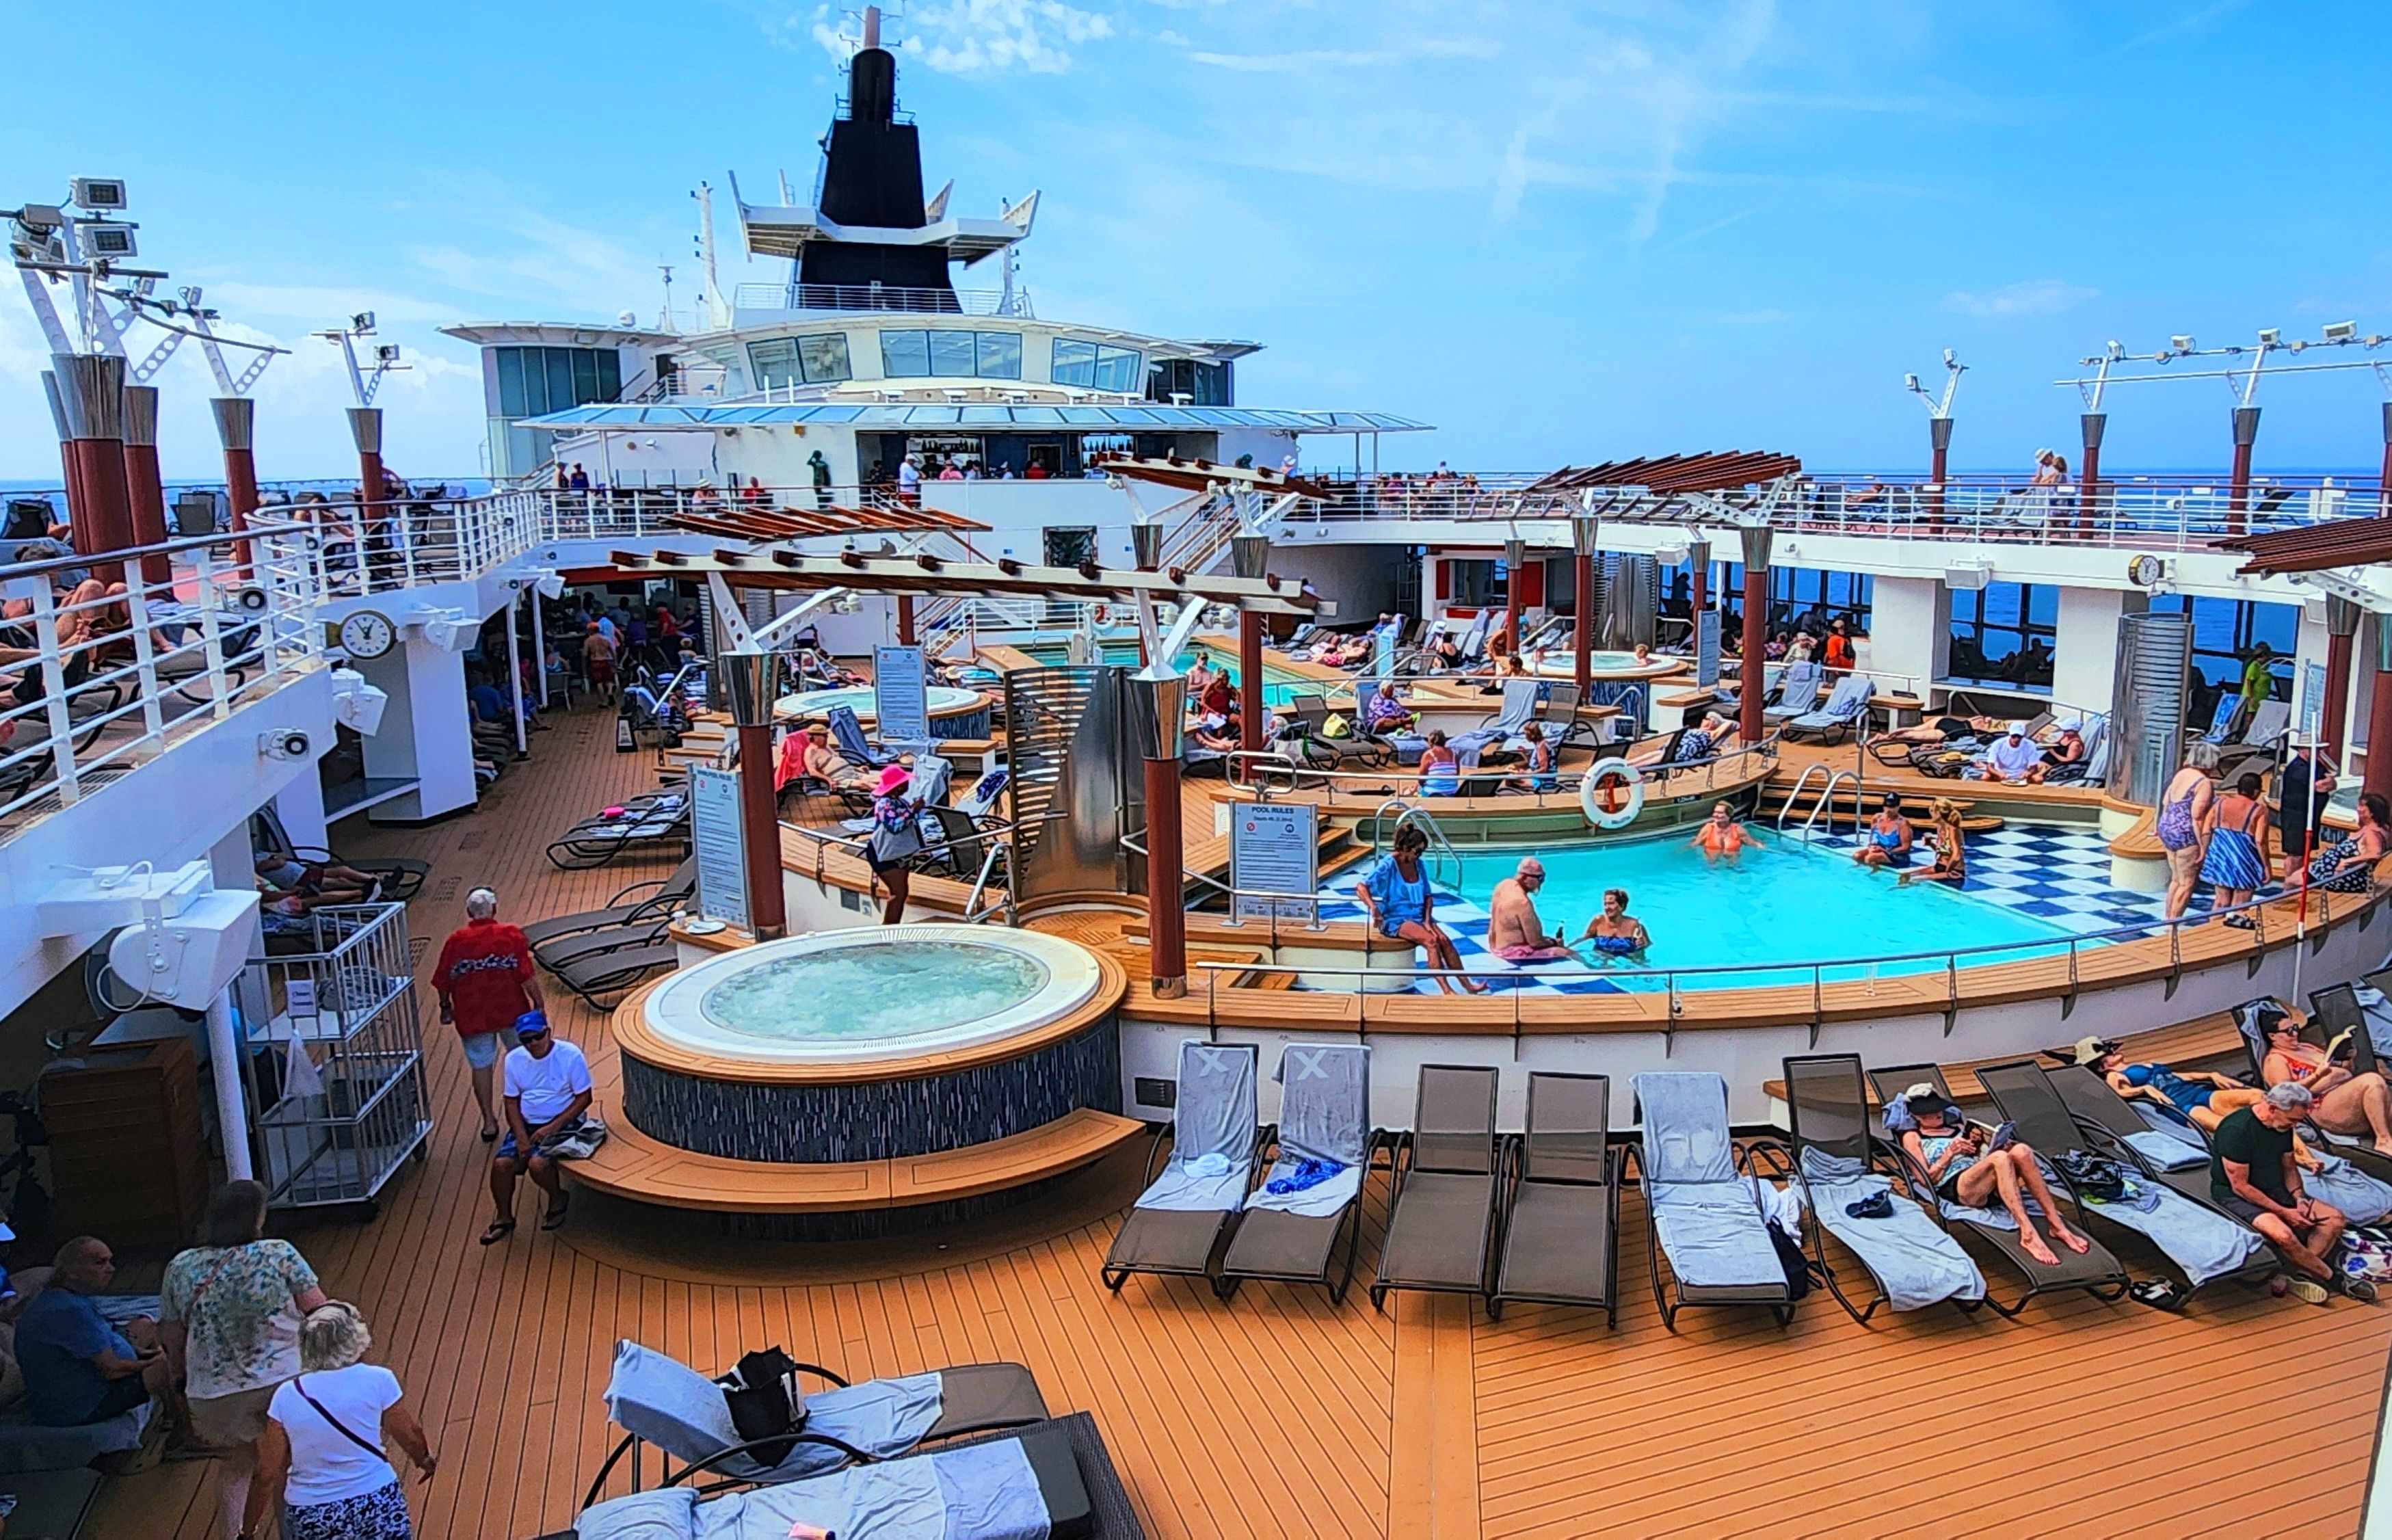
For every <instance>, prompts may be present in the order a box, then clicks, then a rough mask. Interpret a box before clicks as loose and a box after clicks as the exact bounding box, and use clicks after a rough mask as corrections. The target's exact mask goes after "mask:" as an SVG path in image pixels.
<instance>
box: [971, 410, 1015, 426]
mask: <svg viewBox="0 0 2392 1540" xmlns="http://www.w3.org/2000/svg"><path fill="white" fill-rule="evenodd" d="M963 421H964V422H965V423H966V424H969V425H972V426H977V427H1006V426H1008V425H1009V424H1011V423H1012V422H1013V414H1012V413H1011V412H1009V411H1006V410H1005V409H1004V408H1003V407H966V408H964V415H963Z"/></svg>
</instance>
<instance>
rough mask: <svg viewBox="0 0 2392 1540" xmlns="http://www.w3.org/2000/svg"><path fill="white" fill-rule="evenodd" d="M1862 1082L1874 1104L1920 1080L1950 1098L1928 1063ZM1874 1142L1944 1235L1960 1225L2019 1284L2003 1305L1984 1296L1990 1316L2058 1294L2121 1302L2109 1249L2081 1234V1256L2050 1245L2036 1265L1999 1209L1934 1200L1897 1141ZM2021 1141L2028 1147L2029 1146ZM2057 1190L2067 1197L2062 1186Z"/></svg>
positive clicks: (2081, 1229)
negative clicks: (2079, 1292)
mask: <svg viewBox="0 0 2392 1540" xmlns="http://www.w3.org/2000/svg"><path fill="white" fill-rule="evenodd" d="M1868 1077H1869V1083H1870V1085H1871V1086H1873V1087H1874V1088H1875V1089H1876V1090H1877V1095H1878V1103H1880V1104H1883V1103H1887V1102H1891V1100H1893V1099H1894V1098H1895V1097H1897V1096H1900V1095H1901V1094H1902V1093H1903V1092H1904V1090H1906V1089H1907V1088H1909V1087H1911V1086H1914V1085H1917V1084H1918V1083H1919V1082H1920V1081H1925V1082H1926V1083H1927V1084H1929V1085H1931V1086H1933V1087H1934V1088H1935V1090H1936V1092H1937V1094H1939V1095H1941V1096H1943V1097H1944V1098H1946V1099H1947V1100H1948V1099H1949V1098H1950V1097H1951V1095H1952V1088H1951V1087H1950V1085H1949V1084H1947V1083H1946V1082H1945V1080H1944V1078H1943V1071H1942V1070H1941V1069H1938V1068H1937V1067H1936V1066H1935V1065H1933V1064H1897V1065H1895V1066H1894V1067H1892V1068H1891V1069H1873V1070H1870V1071H1869V1072H1868ZM1879 1138H1880V1140H1881V1142H1882V1145H1883V1147H1884V1148H1885V1149H1886V1150H1887V1151H1888V1152H1889V1153H1890V1154H1891V1155H1892V1156H1893V1158H1894V1159H1895V1160H1896V1161H1898V1162H1899V1163H1900V1166H1901V1169H1902V1173H1903V1176H1904V1179H1905V1180H1906V1181H1908V1182H1909V1183H1910V1193H1911V1196H1913V1197H1915V1198H1917V1200H1918V1202H1919V1203H1920V1205H1921V1206H1922V1207H1928V1208H1930V1210H1931V1211H1932V1212H1933V1213H1934V1214H1935V1215H1936V1216H1937V1217H1938V1218H1939V1219H1941V1220H1943V1227H1944V1229H1946V1230H1947V1231H1948V1230H1950V1229H1951V1228H1952V1227H1953V1226H1954V1225H1958V1226H1960V1227H1961V1229H1960V1231H1959V1232H1958V1233H1960V1234H1961V1235H1963V1236H1967V1237H1972V1238H1974V1239H1975V1240H1976V1241H1978V1242H1979V1243H1980V1244H1981V1245H1982V1246H1984V1247H1985V1248H1986V1249H1988V1250H1990V1251H1991V1252H1992V1253H1993V1254H1995V1256H1997V1257H1999V1258H2000V1259H2002V1260H2003V1261H2004V1262H2005V1263H2007V1264H2008V1266H2009V1269H2010V1271H2011V1272H2015V1273H2017V1274H2018V1276H2019V1278H2020V1280H2021V1282H2022V1283H2024V1285H2025V1286H2026V1287H2025V1290H2024V1292H2022V1293H2021V1294H2020V1295H2019V1297H2018V1298H2017V1299H2015V1300H2013V1301H2011V1302H2010V1303H2009V1304H2007V1305H2005V1304H2003V1303H2002V1301H2001V1300H2000V1299H1996V1298H1995V1296H1994V1294H1993V1293H1992V1291H1991V1290H1988V1291H1987V1292H1986V1295H1985V1303H1987V1304H1989V1305H1991V1306H1993V1307H1994V1309H1995V1312H1998V1313H2000V1314H2002V1315H2016V1314H2017V1313H2018V1312H2021V1311H2022V1310H2024V1309H2025V1308H2026V1303H2027V1301H2028V1300H2030V1299H2034V1297H2035V1296H2036V1295H2038V1294H2048V1293H2053V1292H2056V1291H2058V1290H2061V1289H2072V1288H2081V1289H2083V1290H2085V1291H2086V1292H2087V1293H2088V1294H2090V1295H2092V1296H2093V1297H2094V1298H2095V1299H2100V1300H2103V1301H2105V1302H2115V1301H2117V1300H2119V1299H2125V1298H2126V1286H2127V1282H2128V1280H2127V1277H2126V1268H2125V1267H2124V1266H2123V1265H2121V1264H2120V1262H2119V1261H2118V1259H2117V1258H2116V1257H2114V1256H2112V1255H2111V1253H2110V1248H2109V1247H2107V1246H2103V1245H2102V1244H2101V1243H2100V1241H2099V1240H2094V1239H2093V1238H2092V1237H2091V1236H2089V1235H2087V1240H2088V1241H2090V1242H2091V1244H2090V1246H2088V1247H2087V1249H2086V1251H2085V1252H2084V1253H2083V1254H2082V1255H2081V1256H2080V1255H2079V1254H2078V1253H2076V1252H2075V1251H2074V1250H2072V1249H2070V1248H2069V1247H2067V1246H2055V1247H2054V1248H2053V1253H2052V1254H2053V1255H2054V1256H2055V1257H2056V1258H2058V1260H2057V1261H2053V1262H2041V1261H2037V1260H2036V1259H2034V1258H2033V1257H2031V1256H2029V1255H2028V1254H2027V1250H2026V1247H2025V1246H2023V1245H2021V1243H2020V1240H2019V1233H2018V1225H2017V1223H2016V1222H2015V1221H2014V1220H2011V1219H2010V1217H2009V1215H2008V1214H2007V1213H2004V1212H2003V1211H2002V1210H2001V1209H1999V1208H1971V1207H1968V1206H1967V1205H1966V1204H1958V1203H1945V1202H1944V1201H1943V1199H1942V1198H1941V1197H1939V1196H1937V1195H1936V1192H1935V1184H1934V1183H1933V1182H1931V1181H1928V1180H1927V1172H1926V1171H1925V1170H1924V1169H1923V1168H1921V1167H1920V1166H1919V1164H1918V1163H1917V1161H1916V1160H1913V1159H1912V1158H1911V1156H1910V1152H1909V1151H1908V1150H1906V1149H1904V1147H1903V1145H1902V1142H1901V1141H1900V1140H1899V1139H1898V1138H1897V1137H1895V1136H1894V1135H1893V1134H1892V1133H1891V1132H1881V1133H1880V1134H1879ZM2028 1142H2029V1143H2033V1142H2034V1141H2033V1140H2029V1141H2028ZM2059 1191H2060V1192H2062V1193H2066V1192H2067V1190H2066V1189H2065V1188H2064V1187H2063V1188H2061V1189H2059ZM2067 1195H2068V1198H2069V1207H2071V1208H2074V1209H2075V1210H2076V1212H2075V1213H2074V1215H2073V1216H2069V1217H2071V1218H2073V1219H2074V1221H2075V1222H2074V1223H2073V1224H2072V1225H2070V1227H2069V1228H2071V1229H2073V1230H2074V1231H2076V1232H2077V1233H2079V1234H2084V1233H2085V1231H2086V1225H2085V1215H2084V1210H2083V1208H2082V1207H2081V1206H2079V1205H2078V1204H2077V1203H2076V1202H2075V1196H2074V1194H2073V1193H2071V1194H2067Z"/></svg>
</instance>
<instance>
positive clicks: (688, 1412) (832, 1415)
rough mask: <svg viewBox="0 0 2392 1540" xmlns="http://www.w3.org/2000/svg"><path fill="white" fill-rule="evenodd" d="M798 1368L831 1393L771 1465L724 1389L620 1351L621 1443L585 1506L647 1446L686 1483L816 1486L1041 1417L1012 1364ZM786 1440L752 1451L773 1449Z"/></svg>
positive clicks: (660, 1361) (1032, 1383) (818, 1395)
mask: <svg viewBox="0 0 2392 1540" xmlns="http://www.w3.org/2000/svg"><path fill="white" fill-rule="evenodd" d="M798 1368H799V1370H800V1371H801V1372H803V1373H806V1374H809V1375H812V1376H814V1377H817V1378H821V1379H826V1380H828V1381H829V1382H830V1384H831V1389H829V1390H821V1391H816V1392H814V1393H812V1394H809V1395H807V1396H806V1397H805V1405H804V1412H805V1418H804V1424H805V1426H804V1435H803V1437H804V1439H805V1441H806V1442H798V1443H796V1444H794V1445H792V1446H790V1447H788V1448H787V1450H786V1453H784V1454H783V1455H782V1457H781V1458H780V1459H779V1460H777V1461H774V1462H772V1463H769V1464H768V1463H765V1462H764V1461H763V1460H761V1459H760V1458H758V1457H757V1454H758V1452H757V1451H753V1450H751V1449H750V1447H749V1444H748V1442H747V1441H743V1440H742V1439H741V1438H740V1436H739V1431H738V1429H736V1428H735V1427H734V1425H733V1423H732V1420H731V1410H730V1403H728V1402H727V1401H725V1400H724V1399H723V1393H722V1392H723V1386H722V1382H721V1381H720V1380H713V1379H708V1378H707V1377H706V1376H704V1375H702V1374H699V1373H698V1372H697V1371H696V1370H695V1369H693V1368H691V1367H689V1366H688V1365H687V1364H682V1363H681V1362H680V1361H679V1360H677V1359H674V1358H672V1357H670V1356H669V1355H668V1354H665V1353H661V1352H658V1351H656V1350H655V1349H653V1348H645V1347H642V1346H641V1345H640V1344H639V1343H637V1342H630V1341H622V1342H617V1344H616V1345H615V1366H614V1373H613V1375H612V1376H611V1377H610V1378H609V1379H608V1380H607V1382H606V1415H607V1416H608V1417H609V1418H610V1419H611V1420H612V1421H613V1422H614V1423H615V1425H616V1426H617V1427H618V1428H620V1429H623V1432H624V1438H623V1440H622V1442H620V1443H618V1444H617V1446H616V1447H615V1449H614V1451H613V1452H612V1453H611V1454H610V1455H608V1456H607V1458H606V1463H605V1464H604V1466H601V1467H600V1468H599V1470H598V1475H597V1478H596V1479H595V1480H594V1481H591V1486H590V1492H589V1494H588V1495H587V1496H585V1497H584V1498H583V1499H582V1502H583V1504H584V1506H585V1507H586V1506H587V1505H589V1504H591V1503H593V1502H596V1501H597V1500H598V1494H600V1493H602V1492H604V1490H605V1485H606V1478H607V1476H608V1474H609V1472H611V1471H612V1470H613V1468H614V1467H615V1466H616V1464H617V1462H618V1461H619V1460H621V1459H622V1457H623V1456H624V1455H630V1457H631V1459H632V1461H633V1463H634V1466H635V1467H636V1465H637V1462H638V1461H639V1458H640V1451H641V1447H642V1446H643V1445H645V1444H654V1445H655V1446H656V1448H657V1449H659V1450H661V1451H662V1452H663V1453H664V1455H666V1456H667V1460H668V1468H669V1463H670V1462H671V1461H675V1460H678V1461H679V1462H681V1464H682V1468H683V1469H682V1476H683V1477H685V1476H687V1475H688V1474H689V1473H690V1472H691V1471H700V1472H703V1473H704V1474H705V1475H706V1476H707V1477H708V1478H719V1479H722V1480H726V1481H753V1482H773V1481H795V1480H797V1479H799V1478H800V1477H806V1476H819V1475H821V1474H822V1473H823V1472H825V1471H826V1470H831V1469H835V1468H838V1467H839V1466H841V1465H843V1464H845V1463H847V1462H848V1461H850V1460H852V1459H855V1458H858V1457H859V1456H861V1457H863V1458H865V1459H873V1460H884V1459H890V1458H892V1457H894V1456H896V1455H903V1454H904V1453H905V1452H907V1451H908V1450H911V1449H914V1448H916V1447H917V1446H918V1445H920V1444H922V1443H924V1442H929V1441H933V1440H939V1439H945V1438H953V1437H957V1436H960V1435H962V1434H967V1433H981V1432H987V1431H989V1430H991V1429H999V1428H1017V1427H1023V1426H1027V1425H1029V1424H1032V1423H1036V1422H1040V1421H1043V1420H1045V1418H1046V1400H1045V1398H1044V1397H1042V1396H1041V1395H1040V1394H1039V1392H1038V1381H1037V1378H1036V1377H1035V1376H1033V1375H1032V1374H1031V1372H1030V1371H1029V1370H1028V1369H1026V1368H1024V1367H1023V1366H1022V1365H1020V1364H968V1365H964V1366H961V1367H956V1368H950V1369H935V1370H932V1371H931V1372H929V1373H928V1374H919V1375H904V1376H901V1377H896V1378H893V1379H873V1380H866V1381H864V1383H862V1384H860V1385H851V1384H849V1383H848V1382H847V1381H846V1380H845V1379H843V1378H841V1377H839V1376H838V1375H836V1374H834V1373H832V1372H831V1371H830V1370H828V1369H825V1368H823V1367H821V1366H819V1365H817V1364H799V1365H798ZM788 1437H790V1435H788V1434H786V1433H783V1434H779V1435H776V1436H775V1437H774V1438H773V1439H770V1440H758V1441H755V1442H757V1443H771V1444H774V1445H777V1444H779V1442H780V1441H781V1440H784V1439H786V1438H788ZM668 1479H669V1480H675V1479H679V1478H672V1477H669V1478H668Z"/></svg>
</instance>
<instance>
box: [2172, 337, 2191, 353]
mask: <svg viewBox="0 0 2392 1540" xmlns="http://www.w3.org/2000/svg"><path fill="white" fill-rule="evenodd" d="M2168 346H2170V347H2173V348H2175V349H2176V350H2177V351H2178V352H2179V353H2190V352H2191V351H2192V339H2191V337H2187V336H2174V337H2170V338H2169V339H2168Z"/></svg>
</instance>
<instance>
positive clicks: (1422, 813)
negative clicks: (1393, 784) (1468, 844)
mask: <svg viewBox="0 0 2392 1540" xmlns="http://www.w3.org/2000/svg"><path fill="white" fill-rule="evenodd" d="M1390 812H1393V813H1395V815H1396V823H1395V828H1394V829H1393V830H1392V831H1391V830H1390V829H1388V827H1387V815H1388V813H1390ZM1407 824H1416V825H1418V826H1419V828H1420V831H1421V833H1422V834H1423V835H1424V836H1426V837H1427V840H1428V848H1429V854H1430V856H1431V865H1430V868H1429V875H1430V877H1431V878H1432V879H1434V878H1435V877H1436V869H1437V868H1436V865H1435V863H1436V862H1437V861H1449V862H1451V863H1452V864H1453V867H1452V869H1453V875H1452V876H1451V877H1450V878H1449V879H1448V881H1447V885H1448V886H1449V887H1452V888H1454V889H1455V890H1457V891H1459V890H1460V888H1461V886H1462V853H1461V852H1460V851H1458V850H1456V849H1454V848H1453V842H1452V841H1450V840H1449V839H1447V838H1446V837H1445V830H1444V829H1442V828H1440V827H1439V826H1438V824H1437V821H1436V815H1434V814H1432V813H1430V812H1429V810H1428V809H1426V808H1424V807H1415V806H1414V805H1412V804H1411V803H1408V802H1406V801H1404V799H1403V798H1401V797H1389V798H1388V799H1387V800H1386V801H1385V802H1383V803H1380V804H1379V810H1378V811H1377V812H1376V813H1373V814H1371V855H1378V854H1379V842H1380V838H1381V836H1383V835H1384V836H1385V837H1386V842H1387V843H1388V844H1390V845H1392V844H1394V843H1395V836H1396V835H1397V834H1401V833H1402V832H1403V831H1404V826H1405V825H1407Z"/></svg>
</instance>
